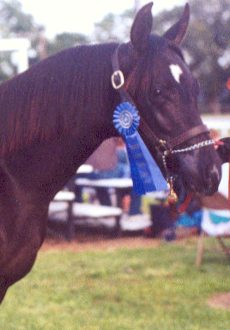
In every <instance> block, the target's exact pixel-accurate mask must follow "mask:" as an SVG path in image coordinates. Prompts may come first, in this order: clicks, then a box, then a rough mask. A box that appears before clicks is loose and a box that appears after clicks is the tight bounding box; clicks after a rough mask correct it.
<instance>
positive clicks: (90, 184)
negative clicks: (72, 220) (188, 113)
mask: <svg viewBox="0 0 230 330" xmlns="http://www.w3.org/2000/svg"><path fill="white" fill-rule="evenodd" d="M75 184H76V185H77V186H78V187H82V188H94V189H95V190H97V189H98V188H107V189H114V191H115V195H116V206H118V207H121V206H122V199H123V197H124V195H128V194H130V191H131V190H132V188H133V182H132V179H131V178H111V179H95V180H92V179H86V178H77V179H76V180H75Z"/></svg>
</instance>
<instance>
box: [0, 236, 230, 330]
mask: <svg viewBox="0 0 230 330" xmlns="http://www.w3.org/2000/svg"><path fill="white" fill-rule="evenodd" d="M195 251H196V245H195V242H194V240H190V241H188V242H187V244H184V243H181V244H180V243H179V244H175V243H168V244H167V243H163V244H162V245H161V246H160V247H159V248H151V249H118V250H113V251H95V252H81V253H74V252H70V251H55V250H52V251H51V250H50V251H42V252H41V253H40V255H39V258H38V260H37V262H36V265H35V267H34V269H33V271H32V272H31V273H30V275H29V276H27V277H26V278H25V279H24V280H22V281H20V282H19V283H17V284H16V285H14V286H13V287H12V288H11V289H10V290H9V292H8V294H7V296H6V299H5V301H4V303H3V304H2V306H1V311H0V329H1V330H11V329H17V330H20V329H42V330H43V329H44V330H49V329H55V330H57V329H62V330H72V329H86V330H88V329H89V330H91V329H92V330H93V329H95V330H96V329H108V330H113V329H119V330H123V329H132V330H136V329H137V330H138V329H141V330H143V329H144V330H147V329H149V330H150V329H151V330H154V329H156V330H174V329H178V330H182V329H183V330H190V329H194V330H198V329H200V330H205V329H208V330H228V329H230V311H224V310H221V309H219V310H218V309H212V308H210V307H209V306H208V305H207V299H208V297H210V296H211V295H213V294H215V293H221V292H225V291H230V276H229V271H230V265H229V264H228V263H227V261H226V258H225V256H224V255H223V254H222V253H221V252H217V251H216V245H215V242H214V240H209V242H208V251H207V252H206V253H205V258H204V262H203V264H202V267H201V268H200V269H199V270H197V269H196V268H195V267H194V258H195Z"/></svg>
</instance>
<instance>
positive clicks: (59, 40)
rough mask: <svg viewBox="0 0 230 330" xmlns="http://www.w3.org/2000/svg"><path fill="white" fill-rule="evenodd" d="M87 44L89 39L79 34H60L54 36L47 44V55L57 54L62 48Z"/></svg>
mask: <svg viewBox="0 0 230 330" xmlns="http://www.w3.org/2000/svg"><path fill="white" fill-rule="evenodd" d="M89 42H90V40H89V38H88V37H87V36H85V35H84V34H81V33H67V32H64V33H60V34H58V35H56V37H55V39H54V40H52V41H50V42H48V45H47V54H48V55H51V54H54V53H57V52H59V51H60V50H62V49H64V48H69V47H73V46H76V45H83V44H88V43H89Z"/></svg>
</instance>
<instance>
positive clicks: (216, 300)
mask: <svg viewBox="0 0 230 330" xmlns="http://www.w3.org/2000/svg"><path fill="white" fill-rule="evenodd" d="M208 304H209V306H210V307H213V308H221V309H227V310H230V292H226V293H221V294H216V295H214V296H212V297H211V298H209V300H208Z"/></svg>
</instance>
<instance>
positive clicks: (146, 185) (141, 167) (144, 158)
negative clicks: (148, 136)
mask: <svg viewBox="0 0 230 330" xmlns="http://www.w3.org/2000/svg"><path fill="white" fill-rule="evenodd" d="M113 124H114V126H115V128H116V129H117V131H118V132H119V134H120V135H121V136H122V137H123V138H124V140H125V142H126V148H127V153H128V157H129V163H130V169H131V176H132V180H133V188H134V190H135V192H136V193H138V194H140V195H142V194H145V193H147V192H151V191H162V190H166V189H168V185H167V182H166V180H165V178H164V177H163V175H162V173H161V170H160V168H159V167H158V165H157V164H156V162H155V160H154V159H153V158H152V156H151V154H150V152H149V150H148V148H147V147H146V145H145V143H144V141H143V140H142V138H141V136H140V134H139V133H138V131H137V129H138V126H139V124H140V117H139V114H138V111H137V109H136V108H135V106H134V105H132V104H131V103H129V102H123V103H120V104H119V105H118V106H117V107H116V109H115V111H114V113H113Z"/></svg>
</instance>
